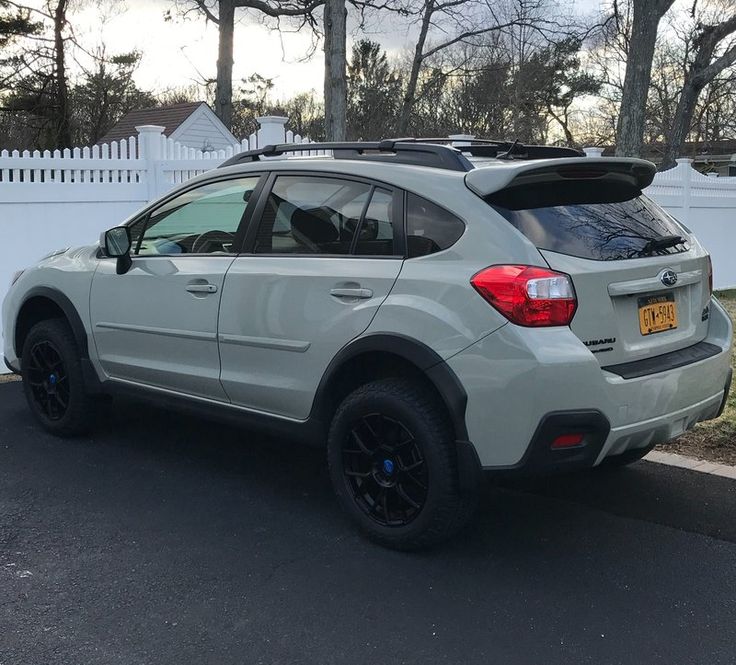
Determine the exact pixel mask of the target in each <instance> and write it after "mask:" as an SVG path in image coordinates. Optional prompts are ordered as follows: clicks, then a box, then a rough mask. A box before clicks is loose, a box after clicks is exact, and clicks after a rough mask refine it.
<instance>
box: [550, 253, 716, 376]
mask: <svg viewBox="0 0 736 665" xmlns="http://www.w3.org/2000/svg"><path fill="white" fill-rule="evenodd" d="M542 255H543V256H544V258H545V259H546V261H547V262H548V263H549V266H550V268H552V269H553V270H559V271H560V272H565V273H567V274H569V275H570V276H571V277H572V281H573V284H574V286H575V293H576V295H577V299H578V309H577V312H576V313H575V317H574V318H573V320H572V323H571V325H570V328H571V329H572V331H573V332H574V333H575V334H576V335H577V336H578V337H579V338H580V339H581V340H582V342H583V343H584V344H585V345H586V346H587V347H588V348H589V349H590V351H591V352H592V353H594V354H596V357H597V358H598V360H599V362H600V363H601V365H616V364H619V363H623V362H629V361H632V360H638V359H640V358H644V357H649V356H656V355H661V354H664V353H669V352H670V351H676V350H678V349H682V348H685V347H687V346H692V345H693V344H697V343H698V342H700V341H702V340H703V339H705V337H706V336H707V334H708V303H709V301H710V289H709V286H708V270H709V264H708V257H707V255H706V254H705V253H704V252H702V250H699V248H697V249H693V250H690V251H689V252H686V253H684V254H680V255H676V256H657V257H649V258H647V259H634V260H629V261H605V262H604V261H591V260H587V261H586V260H584V259H580V258H576V257H571V256H565V255H563V254H558V253H555V252H549V251H542ZM673 274H674V276H675V281H674V283H673V277H672V276H673Z"/></svg>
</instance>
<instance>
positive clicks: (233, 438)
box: [0, 385, 736, 664]
mask: <svg viewBox="0 0 736 665" xmlns="http://www.w3.org/2000/svg"><path fill="white" fill-rule="evenodd" d="M722 481H723V482H729V481H727V480H726V479H720V478H715V477H711V476H702V474H695V473H692V472H685V471H683V470H681V469H669V468H667V467H663V466H660V465H654V464H648V463H640V464H637V465H635V466H634V467H633V468H631V469H625V470H622V471H620V472H616V473H612V472H600V473H586V474H577V475H575V476H567V477H557V478H546V479H534V480H531V479H528V480H523V479H516V480H512V479H495V480H493V481H492V482H491V481H489V482H488V483H487V484H485V485H484V488H483V492H482V497H481V505H480V509H479V512H478V516H477V519H476V520H475V521H474V522H473V524H472V525H471V526H470V527H469V528H468V529H467V530H466V531H465V532H463V533H462V534H460V535H459V536H457V537H456V538H454V539H453V540H452V541H451V542H449V543H447V544H446V545H444V546H442V547H439V548H436V549H434V550H431V551H427V552H421V553H412V554H406V553H401V552H393V551H389V550H385V549H383V548H381V547H378V546H376V545H373V544H371V543H369V542H367V541H366V540H365V539H363V538H362V537H361V536H360V535H359V534H357V533H356V531H355V530H354V529H353V527H352V526H351V525H350V523H349V522H348V520H347V519H345V518H343V517H342V516H341V514H340V511H339V509H338V506H337V504H336V502H335V500H334V499H333V496H332V490H331V488H330V483H329V478H328V474H327V469H326V467H325V460H324V452H323V451H322V450H320V449H316V448H308V447H304V446H301V445H299V444H297V443H294V442H291V441H281V440H278V439H273V438H267V437H263V436H261V435H259V434H257V433H255V432H252V431H249V430H244V429H239V428H236V427H231V426H226V425H222V424H219V423H216V422H209V421H206V420H201V419H196V418H193V417H190V416H188V415H183V414H181V413H178V412H175V411H170V410H167V409H162V408H156V407H153V406H151V405H149V404H146V403H142V402H139V401H128V400H122V399H121V400H117V399H116V400H114V401H113V402H112V403H109V404H106V405H103V406H102V408H101V409H100V410H99V412H98V414H97V417H96V423H95V425H94V427H93V430H92V432H91V434H90V436H88V437H85V438H80V439H69V440H63V441H62V440H59V439H55V438H53V437H51V436H49V435H47V434H46V433H45V432H43V430H42V429H41V428H40V427H39V426H38V425H37V424H36V423H35V422H34V421H33V419H32V417H31V415H30V414H29V412H28V410H27V408H26V406H25V403H24V400H23V397H22V391H21V390H20V386H19V385H7V386H1V387H0V563H1V564H2V566H0V573H2V574H4V575H5V577H4V578H3V580H2V581H3V593H4V594H5V598H6V600H5V601H4V604H0V622H4V624H5V625H6V626H7V627H8V630H7V631H6V632H5V636H6V637H5V639H6V642H7V643H6V644H4V643H3V639H4V638H3V635H2V634H0V653H3V656H7V658H8V662H59V661H53V658H52V657H51V656H50V655H49V654H54V653H57V652H58V649H59V648H60V647H59V644H60V643H61V642H60V641H59V639H58V638H57V635H59V634H61V635H67V634H73V635H75V639H74V640H72V641H69V640H67V641H65V642H64V647H63V648H64V649H65V651H64V653H65V654H66V655H67V656H69V657H68V658H66V660H65V661H64V662H90V663H91V662H102V661H100V660H99V654H100V653H104V654H105V655H106V659H105V661H104V662H106V663H113V662H114V663H117V662H121V663H130V662H170V661H171V660H172V658H171V657H168V656H170V655H171V654H173V653H176V654H177V658H176V660H177V662H180V663H200V662H205V661H203V660H202V658H201V655H202V653H203V652H206V653H207V654H209V656H210V658H211V659H210V660H207V661H206V662H218V663H231V662H232V663H235V662H238V663H240V662H246V661H247V662H289V663H302V662H304V663H306V662H308V663H316V662H319V663H344V662H352V663H358V664H359V663H368V662H372V663H375V662H385V663H400V662H407V663H414V662H426V663H434V662H438V663H439V662H448V663H449V662H453V663H459V662H463V663H476V662H477V663H488V662H504V663H530V662H545V663H558V662H559V663H570V662H581V661H580V660H579V659H577V656H579V654H580V653H585V654H586V655H588V656H589V657H590V659H591V660H590V662H597V663H608V662H610V663H613V662H712V663H717V662H724V663H725V662H730V661H729V660H728V658H730V655H731V653H732V650H730V649H731V646H732V645H729V640H730V637H729V630H728V629H727V626H731V625H733V621H734V620H736V615H734V607H733V605H732V604H730V605H729V603H730V600H728V601H727V600H726V599H732V597H733V593H732V592H733V589H734V588H736V576H735V575H736V565H734V561H736V560H735V559H734V556H736V551H734V549H733V546H731V545H730V544H729V543H724V542H722V541H723V540H728V539H729V538H731V537H732V536H733V531H732V530H733V525H734V523H735V522H736V520H735V519H734V514H733V513H734V504H736V501H735V500H734V494H733V491H734V490H733V488H732V486H731V485H728V486H727V485H724V484H723V482H722ZM735 484H736V483H735ZM724 520H726V521H724ZM653 523H658V524H653ZM660 525H666V526H665V527H663V526H660ZM667 527H676V528H667ZM729 529H731V531H729ZM708 535H712V536H715V537H716V538H720V539H721V540H714V539H713V538H708V537H706V536H708ZM15 571H18V573H19V574H15ZM21 572H22V573H23V574H24V575H26V573H27V575H26V576H20V573H21ZM644 619H645V620H644ZM648 625H656V626H660V628H659V630H658V631H657V632H656V633H655V634H653V633H652V631H651V630H650V629H649V627H648ZM682 625H688V627H689V632H683V631H682V630H680V626H682ZM48 626H51V628H50V629H48V631H47V627H48ZM121 627H122V630H121ZM694 634H697V635H699V637H700V638H701V639H698V640H694V639H692V635H694ZM609 635H619V636H624V635H625V636H626V638H625V639H617V640H616V639H607V638H608V636H609ZM8 636H10V637H8ZM11 638H12V639H11ZM376 648H380V654H382V656H381V657H377V656H376V653H379V652H376V651H375V649H376ZM162 654H164V655H162ZM305 654H308V656H305ZM724 654H725V655H724ZM245 656H247V658H246V660H245V661H244V660H243V658H244V657H245ZM654 656H657V658H660V659H663V660H657V658H654ZM96 658H97V659H96ZM586 662H587V661H586Z"/></svg>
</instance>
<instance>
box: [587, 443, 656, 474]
mask: <svg viewBox="0 0 736 665" xmlns="http://www.w3.org/2000/svg"><path fill="white" fill-rule="evenodd" d="M654 445H655V444H652V445H650V446H644V447H643V448H634V449H633V450H627V451H626V452H625V453H621V454H620V455H610V456H608V457H605V458H604V459H603V461H602V462H601V463H600V464H599V466H598V468H602V469H620V468H623V467H625V466H629V464H633V463H634V462H638V461H639V460H640V459H641V458H642V457H646V455H648V454H649V453H650V452H652V450H653V449H654Z"/></svg>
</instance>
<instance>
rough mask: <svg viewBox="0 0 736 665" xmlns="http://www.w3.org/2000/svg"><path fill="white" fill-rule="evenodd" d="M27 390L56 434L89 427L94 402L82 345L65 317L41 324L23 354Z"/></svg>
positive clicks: (43, 422) (71, 433) (39, 416)
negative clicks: (80, 345) (79, 344)
mask: <svg viewBox="0 0 736 665" xmlns="http://www.w3.org/2000/svg"><path fill="white" fill-rule="evenodd" d="M21 375H22V377H23V390H24V392H25V396H26V400H27V401H28V405H29V406H30V408H31V411H32V412H33V414H34V415H35V416H36V418H37V419H38V421H39V422H40V423H41V425H43V427H44V428H45V429H47V430H48V431H49V432H51V433H52V434H56V435H57V436H75V435H79V434H83V433H85V432H86V431H87V430H88V429H89V425H90V422H91V419H92V412H93V404H94V403H93V401H92V398H91V397H90V396H89V395H88V394H87V392H86V389H85V384H84V375H83V373H82V364H81V361H80V353H79V348H78V346H77V343H76V340H75V339H74V334H73V333H72V331H71V328H70V327H69V325H68V324H67V323H66V321H64V320H63V319H48V320H46V321H41V322H40V323H37V324H36V325H35V326H33V328H31V330H30V332H29V333H28V335H27V336H26V339H25V342H24V344H23V351H22V357H21Z"/></svg>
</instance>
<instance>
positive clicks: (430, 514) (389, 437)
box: [327, 378, 477, 550]
mask: <svg viewBox="0 0 736 665" xmlns="http://www.w3.org/2000/svg"><path fill="white" fill-rule="evenodd" d="M455 446H456V444H455V440H454V437H453V435H452V427H451V425H450V421H449V419H448V417H447V415H446V414H445V410H444V406H443V405H442V404H441V403H440V402H439V400H438V399H437V398H436V397H435V396H434V395H433V394H432V393H431V392H430V391H429V390H427V389H426V388H425V387H423V386H421V385H420V384H418V383H415V382H412V381H408V380H406V379H398V378H391V379H382V380H378V381H373V382H371V383H368V384H366V385H363V386H361V387H360V388H358V389H357V390H355V391H354V392H353V393H351V394H350V395H348V397H347V398H345V400H344V401H343V402H342V404H341V405H340V406H339V408H338V409H337V412H336V413H335V415H334V418H333V420H332V424H331V427H330V431H329V435H328V441H327V456H328V463H329V470H330V477H331V479H332V484H333V487H334V489H335V493H336V495H337V498H338V501H339V503H340V505H341V506H342V507H343V509H344V510H345V511H346V512H347V514H348V515H349V516H350V517H351V518H352V519H353V521H354V522H355V523H357V525H358V526H359V527H360V529H361V530H362V531H363V532H364V533H365V534H366V535H367V536H368V537H369V538H371V539H372V540H374V541H375V542H378V543H380V544H381V545H383V546H386V547H389V548H392V549H397V550H417V549H423V548H427V547H430V546H432V545H435V544H437V543H440V542H442V541H444V540H446V539H448V538H449V537H450V536H452V535H454V534H455V533H457V532H458V531H459V530H460V529H462V528H463V527H464V526H465V525H466V524H467V523H468V522H469V520H470V519H471V517H472V515H473V513H474V508H475V506H476V504H477V487H472V486H471V487H469V488H465V487H464V488H463V489H462V490H461V488H460V483H459V478H458V472H457V454H456V448H455Z"/></svg>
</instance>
